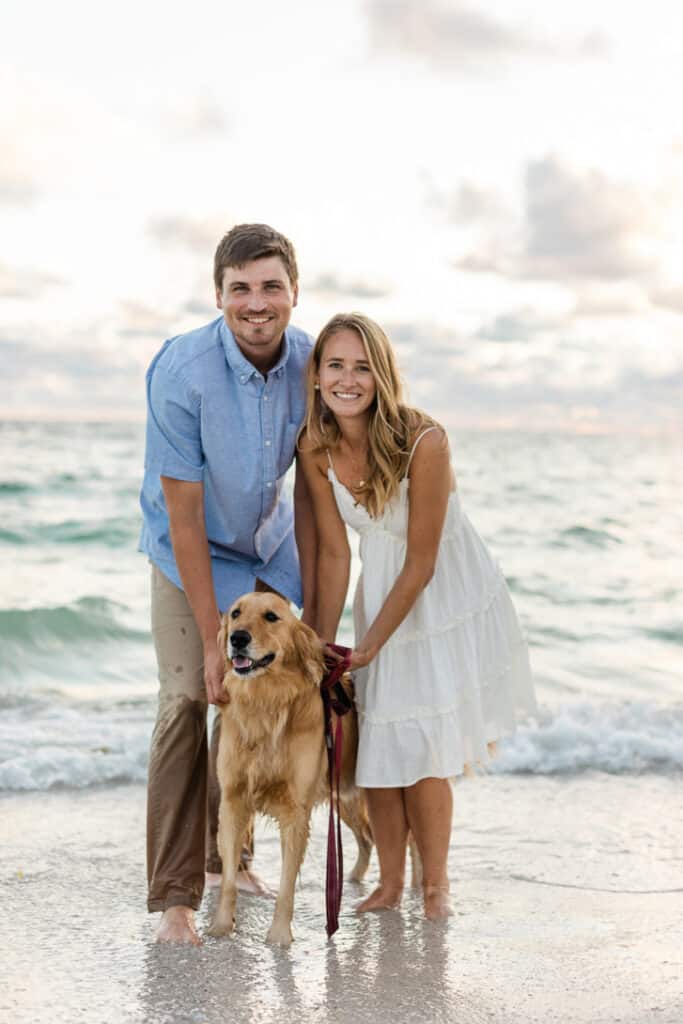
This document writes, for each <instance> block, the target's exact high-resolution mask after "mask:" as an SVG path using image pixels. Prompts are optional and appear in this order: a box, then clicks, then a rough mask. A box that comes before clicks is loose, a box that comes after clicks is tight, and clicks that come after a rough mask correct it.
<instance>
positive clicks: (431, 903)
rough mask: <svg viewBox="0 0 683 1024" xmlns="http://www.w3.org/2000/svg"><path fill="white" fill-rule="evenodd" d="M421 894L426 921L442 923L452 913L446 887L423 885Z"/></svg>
mask: <svg viewBox="0 0 683 1024" xmlns="http://www.w3.org/2000/svg"><path fill="white" fill-rule="evenodd" d="M423 893H424V908H425V917H426V918H427V920H428V921H442V920H444V919H445V918H447V917H450V916H451V915H452V914H453V913H454V911H453V905H452V904H451V897H450V893H449V891H448V886H447V885H425V886H424V889H423Z"/></svg>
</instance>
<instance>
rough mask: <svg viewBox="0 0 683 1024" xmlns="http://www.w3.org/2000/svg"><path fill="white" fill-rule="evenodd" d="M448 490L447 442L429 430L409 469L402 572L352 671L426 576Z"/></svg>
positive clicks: (399, 617) (390, 628)
mask: <svg viewBox="0 0 683 1024" xmlns="http://www.w3.org/2000/svg"><path fill="white" fill-rule="evenodd" d="M450 489H451V467H450V457H449V451H448V440H447V439H446V435H445V434H444V433H443V432H442V431H440V430H438V431H437V430H435V431H431V432H430V433H429V434H427V435H426V436H425V437H424V438H423V440H421V441H420V443H419V445H418V446H417V448H416V449H415V455H414V457H413V461H412V465H411V468H410V489H409V511H408V537H407V549H406V557H405V561H404V563H403V568H402V569H401V572H400V573H399V574H398V576H397V577H396V581H395V583H394V585H393V587H392V588H391V590H390V591H389V593H388V594H387V597H386V599H385V601H384V604H383V605H382V607H381V608H380V610H379V613H378V614H377V617H376V618H375V620H374V621H373V622H372V623H371V625H370V628H369V629H368V631H367V633H366V634H365V636H364V637H363V638H362V639H361V640H360V642H359V643H358V644H357V646H356V647H355V649H354V651H353V654H352V656H351V668H352V669H353V668H361V667H362V666H363V665H367V664H368V663H369V662H370V661H372V659H373V658H374V657H375V655H376V654H377V652H378V651H379V650H380V649H381V648H382V647H383V646H384V644H385V643H386V642H387V640H388V639H389V637H390V636H391V634H392V633H393V632H394V630H395V629H397V627H398V626H399V625H400V624H401V622H403V620H404V619H405V617H406V615H407V614H408V612H409V611H410V609H411V608H412V607H413V605H414V604H415V601H416V600H417V598H418V597H419V596H420V594H421V593H422V591H423V590H424V588H425V587H426V586H427V584H428V583H429V581H430V579H431V578H432V575H433V572H434V566H435V564H436V556H437V553H438V550H439V543H440V541H441V531H442V530H443V524H444V520H445V518H446V509H447V507H448V495H449V492H450Z"/></svg>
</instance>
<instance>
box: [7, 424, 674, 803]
mask: <svg viewBox="0 0 683 1024" xmlns="http://www.w3.org/2000/svg"><path fill="white" fill-rule="evenodd" d="M451 444H452V449H453V455H454V462H455V466H456V473H457V476H458V481H459V487H460V490H461V496H462V500H463V504H464V507H465V509H466V511H467V513H468V515H469V517H470V518H471V519H472V521H473V522H474V524H475V525H476V527H477V529H478V530H479V532H480V533H481V535H482V536H483V537H484V539H485V540H486V541H487V543H488V544H489V545H490V547H491V549H492V550H493V552H494V554H495V555H496V557H497V558H498V560H499V561H500V563H501V565H502V567H503V570H504V572H505V574H506V576H507V578H508V581H509V584H510V587H511V590H512V593H513V597H514V600H515V604H516V606H517V609H518V612H519V615H520V618H521V620H522V623H523V625H524V628H525V630H526V633H527V636H528V638H529V643H530V648H531V657H532V664H533V667H534V673H535V678H536V684H537V691H538V696H539V700H540V712H539V715H538V717H537V718H536V719H534V720H531V721H529V722H526V723H523V724H522V725H521V726H520V729H519V730H518V732H517V734H516V735H515V736H514V737H513V738H511V739H508V740H506V741H505V742H504V743H503V744H502V745H501V750H500V755H499V757H498V759H497V761H496V762H495V764H494V766H493V768H492V769H491V770H492V771H495V772H502V773H537V774H547V775H551V774H556V773H579V772H585V771H602V772H610V773H642V772H654V773H671V772H677V771H680V770H681V769H683V697H682V692H683V691H682V685H683V621H682V616H681V609H682V608H683V601H682V600H681V598H682V592H683V572H682V571H681V570H682V569H683V559H682V558H681V546H682V545H681V542H682V540H683V483H682V481H683V473H682V472H681V470H682V468H683V467H682V466H681V457H680V450H679V446H678V445H677V444H676V442H675V440H674V439H662V438H652V437H635V436H629V437H603V436H573V435H572V436H569V435H566V434H564V435H559V434H558V435H557V436H548V435H535V434H520V433H515V434H512V433H510V434H506V433H498V432H497V433H484V432H466V431H462V432H458V433H457V434H453V435H452V436H451ZM142 458H143V428H142V426H141V425H139V424H115V425H104V424H86V423H83V424H65V423H57V424H54V423H53V424H46V423H41V424H27V423H0V565H1V569H2V571H1V576H0V790H45V789H49V788H51V787H60V786H61V787H78V788H80V787H87V786H94V785H98V784H103V783H113V782H117V783H121V782H123V783H126V782H130V783H132V782H140V781H142V780H144V778H145V775H146V760H147V750H148V744H149V738H150V734H151V729H152V724H153V720H154V713H155V703H156V671H155V663H154V656H153V651H152V644H151V639H150V635H149V627H148V617H149V607H148V566H147V564H146V561H145V557H144V556H143V555H141V554H139V553H138V552H137V537H138V532H139V527H140V516H139V506H138V489H139V483H140V478H141V467H142ZM354 568H355V571H356V572H357V564H356V565H355V566H354ZM340 639H341V640H342V641H347V642H350V640H351V635H350V612H349V609H348V608H347V609H346V610H345V614H344V619H343V622H342V631H341V634H340Z"/></svg>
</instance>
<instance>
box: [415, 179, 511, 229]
mask: <svg viewBox="0 0 683 1024" xmlns="http://www.w3.org/2000/svg"><path fill="white" fill-rule="evenodd" d="M426 188H427V195H426V202H427V205H428V206H430V207H431V208H432V209H433V210H434V211H435V212H436V213H438V214H439V215H440V216H441V217H442V218H444V219H445V220H447V221H448V223H449V224H461V225H463V226H466V227H467V226H470V225H477V224H479V225H481V224H485V223H488V222H490V223H492V224H496V225H499V224H500V223H501V222H502V221H504V220H508V219H510V218H511V217H512V211H511V210H509V209H508V207H507V205H506V203H505V201H504V200H503V198H502V196H501V195H500V193H498V192H497V191H496V190H495V189H492V188H487V187H484V186H482V185H476V184H474V183H473V182H471V181H463V182H461V183H460V184H459V185H458V187H457V188H456V189H455V191H453V192H447V191H444V190H443V189H441V188H439V186H438V185H436V184H435V183H434V182H433V181H432V180H430V179H427V180H426Z"/></svg>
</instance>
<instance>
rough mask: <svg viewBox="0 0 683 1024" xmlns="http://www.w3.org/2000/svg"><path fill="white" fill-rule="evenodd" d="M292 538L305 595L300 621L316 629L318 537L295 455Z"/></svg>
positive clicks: (303, 478)
mask: <svg viewBox="0 0 683 1024" xmlns="http://www.w3.org/2000/svg"><path fill="white" fill-rule="evenodd" d="M294 535H295V537H296V546H297V548H298V551H299V564H300V566H301V587H302V589H303V594H304V606H303V611H302V614H301V619H302V622H305V623H306V624H307V625H309V626H315V619H316V603H317V602H316V587H315V582H316V572H317V562H318V534H317V531H316V528H315V518H314V516H313V499H312V498H311V494H310V491H309V489H308V484H307V482H306V477H305V475H304V472H303V469H302V467H301V463H300V461H299V458H298V456H297V460H296V476H295V477H294Z"/></svg>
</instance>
